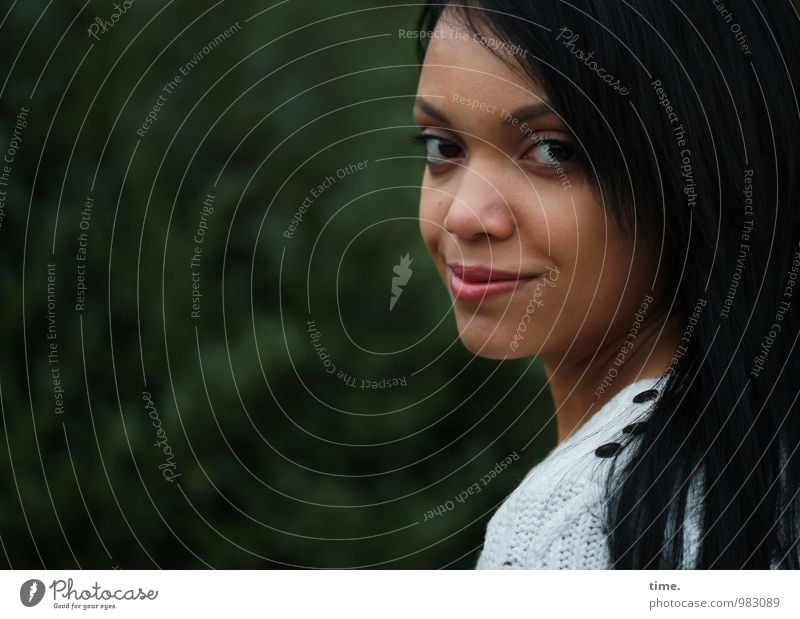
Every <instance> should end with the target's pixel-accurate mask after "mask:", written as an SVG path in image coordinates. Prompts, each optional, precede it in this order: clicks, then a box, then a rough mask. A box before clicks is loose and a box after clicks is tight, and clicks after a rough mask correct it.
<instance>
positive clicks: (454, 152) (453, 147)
mask: <svg viewBox="0 0 800 619" xmlns="http://www.w3.org/2000/svg"><path fill="white" fill-rule="evenodd" d="M414 141H415V142H418V143H422V144H424V145H425V158H426V161H427V163H428V165H436V164H437V163H442V162H444V161H447V160H448V159H455V158H456V157H460V156H461V147H460V146H458V145H457V144H455V143H453V142H451V141H450V140H446V139H444V138H440V137H439V136H436V135H432V134H430V133H421V134H419V135H418V136H416V137H415V138H414Z"/></svg>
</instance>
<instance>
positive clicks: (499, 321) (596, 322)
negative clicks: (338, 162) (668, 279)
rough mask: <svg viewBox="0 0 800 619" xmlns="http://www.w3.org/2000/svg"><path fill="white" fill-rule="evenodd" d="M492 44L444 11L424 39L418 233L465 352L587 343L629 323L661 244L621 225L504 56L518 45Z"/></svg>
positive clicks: (591, 348) (557, 125)
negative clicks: (649, 243) (626, 233)
mask: <svg viewBox="0 0 800 619" xmlns="http://www.w3.org/2000/svg"><path fill="white" fill-rule="evenodd" d="M486 36H487V37H489V36H490V35H489V34H488V33H487V35H486ZM488 45H490V46H493V47H494V48H496V49H497V50H498V51H499V53H500V55H502V56H503V57H504V60H505V61H503V60H500V59H499V58H498V57H497V56H495V55H494V54H493V53H492V51H490V50H489V49H487V47H485V46H484V45H482V44H481V43H480V41H478V40H475V39H474V38H473V37H472V35H471V34H470V32H469V30H468V29H467V28H466V27H465V26H463V25H461V24H460V23H458V22H456V21H452V20H451V18H449V16H448V13H447V12H445V15H444V17H443V18H442V19H440V20H439V23H438V24H437V28H436V31H435V32H434V35H433V37H432V38H431V40H430V44H429V47H428V50H427V54H426V57H425V62H424V65H423V68H422V72H421V76H420V81H419V87H418V91H417V101H416V104H415V107H414V118H415V122H416V124H417V125H418V126H419V127H420V128H421V130H422V132H423V135H424V136H425V137H424V140H425V142H426V154H427V163H426V168H425V175H424V179H423V187H422V192H421V199H420V230H421V232H422V237H423V239H424V241H425V245H426V247H427V249H428V251H429V252H430V254H431V256H432V258H433V260H434V262H435V263H436V266H437V268H438V270H439V273H440V275H441V277H442V280H443V281H444V283H445V286H446V287H447V290H448V291H449V293H450V295H451V298H452V300H453V307H454V311H455V316H456V321H457V325H458V330H459V335H460V337H461V340H462V342H463V343H464V345H465V346H466V347H467V348H468V349H469V350H470V351H472V352H474V353H475V354H478V355H481V356H484V357H489V358H495V359H500V358H514V357H524V356H531V355H539V356H540V357H541V358H542V359H543V360H545V361H547V359H548V358H552V359H554V360H555V359H562V358H565V356H566V355H569V356H576V355H577V358H583V357H584V355H588V356H591V355H593V354H594V353H595V352H596V351H597V350H598V347H599V346H600V345H601V342H602V341H603V338H604V337H605V338H606V339H605V341H606V342H610V341H614V340H618V339H619V338H622V337H624V336H625V334H626V333H627V332H628V331H629V330H630V328H631V325H632V324H633V322H634V320H635V319H634V314H635V313H636V312H637V310H638V309H639V308H640V306H641V305H642V302H643V299H644V298H645V297H646V296H647V295H648V293H650V291H651V290H650V289H651V283H652V279H653V275H654V273H655V266H654V262H655V261H654V259H653V256H652V255H651V252H655V251H656V250H657V248H654V247H651V248H649V249H648V250H647V251H645V248H643V247H642V243H641V239H638V242H636V241H637V239H636V238H635V237H634V236H633V235H632V236H630V237H629V238H626V239H624V238H623V237H622V236H621V235H620V234H619V233H618V231H617V228H616V227H615V223H614V219H613V216H612V215H611V213H610V212H609V213H608V214H607V213H606V212H605V210H604V208H603V207H602V205H601V203H600V202H599V200H598V198H597V196H596V194H595V192H594V191H593V189H592V187H590V185H589V183H588V182H587V180H586V179H585V178H584V176H583V175H582V174H581V171H580V168H579V166H578V165H577V163H576V162H575V161H574V158H573V156H574V152H575V148H574V146H573V145H574V144H575V142H574V140H573V138H571V136H570V133H569V131H568V128H567V127H566V126H565V124H564V123H563V122H562V121H561V120H560V119H559V118H558V116H557V115H556V114H555V113H554V112H553V111H552V110H551V109H549V106H548V102H547V98H546V95H545V93H544V91H543V90H542V89H541V88H539V87H538V86H536V85H534V84H533V83H532V82H531V81H530V79H529V78H526V77H524V76H523V75H522V72H521V70H519V69H517V70H514V69H512V68H511V67H510V66H509V65H508V64H507V62H508V60H511V61H512V62H513V61H514V56H512V55H511V54H510V53H505V52H504V50H505V49H508V50H509V51H511V52H514V51H516V54H517V55H519V54H522V53H524V52H522V51H520V50H518V49H517V50H513V48H504V47H502V43H501V42H499V41H496V40H493V39H491V38H489V41H488ZM575 96H579V93H577V92H576V93H575ZM587 105H588V104H587ZM514 119H516V120H514ZM609 148H611V145H609ZM516 275H518V276H519V278H518V280H517V281H514V279H513V278H514V277H515V276H516ZM510 278H511V279H510ZM609 327H610V330H609V332H608V334H607V335H606V330H607V329H609ZM570 347H572V349H571V350H569V349H570ZM568 351H569V352H568Z"/></svg>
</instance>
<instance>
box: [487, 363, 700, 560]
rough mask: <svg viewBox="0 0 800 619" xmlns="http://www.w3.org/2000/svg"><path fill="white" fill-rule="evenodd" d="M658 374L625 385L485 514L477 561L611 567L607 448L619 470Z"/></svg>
mask: <svg viewBox="0 0 800 619" xmlns="http://www.w3.org/2000/svg"><path fill="white" fill-rule="evenodd" d="M658 381H659V379H658V378H645V379H643V380H640V381H637V382H635V383H633V384H631V385H628V386H627V387H625V388H623V389H622V390H621V391H620V392H619V393H618V394H616V395H615V396H614V397H613V398H612V399H611V400H610V401H609V402H608V403H606V405H605V406H603V407H602V408H601V409H600V410H598V411H597V412H596V413H595V414H594V415H592V416H591V417H590V418H589V419H588V420H587V421H586V422H585V423H584V424H583V425H582V426H580V427H579V428H578V429H577V430H576V431H575V432H574V433H573V434H572V435H571V436H570V437H568V438H567V439H566V440H564V441H563V442H562V443H560V444H559V445H558V446H557V447H556V448H555V449H553V450H552V451H551V452H550V453H549V454H548V455H547V457H546V458H545V459H544V460H543V461H542V462H540V463H539V464H538V465H537V466H535V467H534V468H533V469H532V470H531V471H530V472H529V473H528V474H527V475H526V476H525V479H524V480H523V481H522V483H521V484H520V485H519V486H518V487H517V488H516V490H514V492H512V493H511V495H510V496H509V497H508V498H507V499H506V500H505V502H504V503H503V504H502V505H501V506H500V508H499V509H498V510H497V512H496V513H495V514H494V516H493V517H492V519H491V520H490V522H489V524H488V526H487V531H486V540H485V543H484V547H483V551H482V553H481V555H480V557H479V559H478V563H477V566H476V567H477V569H515V568H516V569H608V568H609V567H610V560H609V554H608V548H607V540H606V532H605V518H606V513H605V507H606V498H605V489H606V480H607V478H608V473H609V471H610V468H611V461H612V460H613V458H612V457H610V456H611V455H613V453H615V452H616V449H617V448H620V449H622V451H621V452H620V455H619V457H618V459H617V471H619V470H620V469H621V467H622V466H623V465H624V462H625V454H626V451H629V447H630V441H633V440H638V439H637V438H636V432H631V429H632V428H631V427H630V426H631V424H633V423H635V422H641V421H644V420H645V419H646V417H647V413H648V412H649V410H650V409H651V407H652V406H653V404H654V402H655V397H656V396H657V393H658V392H657V391H655V392H654V391H652V389H653V388H654V386H655V385H656V383H657V382H658ZM637 396H638V397H637ZM620 445H621V447H619V446H620ZM626 445H627V447H626ZM598 448H599V449H598ZM690 504H691V503H690ZM684 526H685V532H686V543H685V545H684V548H685V551H687V555H686V557H687V558H686V561H692V557H691V550H692V548H693V547H694V543H693V542H692V540H693V538H694V536H693V531H692V526H691V522H689V523H686V524H685V525H684ZM695 541H696V540H695Z"/></svg>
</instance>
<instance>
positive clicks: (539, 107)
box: [503, 103, 555, 125]
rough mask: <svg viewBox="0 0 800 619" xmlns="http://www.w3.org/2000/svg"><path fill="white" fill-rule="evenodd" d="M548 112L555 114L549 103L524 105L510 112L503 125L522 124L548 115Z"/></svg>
mask: <svg viewBox="0 0 800 619" xmlns="http://www.w3.org/2000/svg"><path fill="white" fill-rule="evenodd" d="M548 114H555V112H554V111H553V108H551V107H550V106H549V105H548V104H547V103H534V104H532V105H524V106H522V107H521V108H518V109H516V110H514V111H513V112H510V113H509V115H508V116H506V117H505V118H504V119H503V125H511V124H522V123H526V122H529V121H531V120H534V119H536V118H539V117H541V116H547V115H548ZM515 121H516V123H515Z"/></svg>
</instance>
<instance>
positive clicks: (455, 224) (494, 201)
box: [443, 168, 514, 240]
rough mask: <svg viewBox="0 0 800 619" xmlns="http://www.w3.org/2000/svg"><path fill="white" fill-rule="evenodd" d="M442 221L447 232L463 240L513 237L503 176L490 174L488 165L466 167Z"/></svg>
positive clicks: (512, 225)
mask: <svg viewBox="0 0 800 619" xmlns="http://www.w3.org/2000/svg"><path fill="white" fill-rule="evenodd" d="M493 178H494V179H495V181H493ZM443 224H444V227H445V229H446V230H447V231H448V232H450V233H451V234H454V235H456V236H458V237H460V238H462V239H464V240H475V239H478V238H481V237H484V236H489V237H493V238H495V239H505V238H508V237H509V236H511V235H512V234H513V232H514V215H513V212H512V210H511V208H510V206H509V204H508V202H507V200H506V199H505V197H504V196H503V193H502V181H501V179H500V176H499V175H491V172H490V171H488V170H486V169H485V168H484V170H483V171H479V170H476V169H474V168H466V169H464V171H463V173H462V174H461V175H460V178H459V185H458V189H457V191H456V192H455V194H454V195H453V199H452V202H451V203H450V207H449V209H448V211H447V215H445V218H444V222H443Z"/></svg>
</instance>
